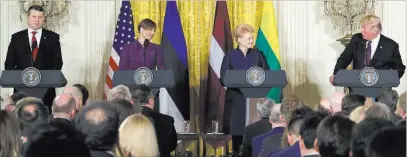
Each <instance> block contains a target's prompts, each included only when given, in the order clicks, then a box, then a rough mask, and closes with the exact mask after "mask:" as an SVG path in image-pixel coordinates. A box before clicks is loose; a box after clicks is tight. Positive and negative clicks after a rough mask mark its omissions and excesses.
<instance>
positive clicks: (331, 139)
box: [315, 115, 355, 157]
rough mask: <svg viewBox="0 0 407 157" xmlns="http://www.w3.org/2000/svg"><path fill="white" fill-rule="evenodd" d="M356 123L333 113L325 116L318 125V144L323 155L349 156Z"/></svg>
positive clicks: (329, 156)
mask: <svg viewBox="0 0 407 157" xmlns="http://www.w3.org/2000/svg"><path fill="white" fill-rule="evenodd" d="M354 124H355V123H354V122H352V121H351V120H350V119H348V118H346V117H344V116H340V115H333V116H331V115H330V116H327V117H325V118H324V119H323V120H322V121H321V122H320V123H319V125H318V127H317V133H316V135H317V136H316V139H317V140H316V146H317V148H315V149H317V150H318V152H319V154H320V156H321V157H332V156H335V157H349V151H350V142H351V132H352V127H353V125H354Z"/></svg>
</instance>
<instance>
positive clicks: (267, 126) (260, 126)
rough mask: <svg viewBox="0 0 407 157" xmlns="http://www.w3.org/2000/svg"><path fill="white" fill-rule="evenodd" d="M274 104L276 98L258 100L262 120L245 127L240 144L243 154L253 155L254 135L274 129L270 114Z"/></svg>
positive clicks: (259, 114) (258, 112)
mask: <svg viewBox="0 0 407 157" xmlns="http://www.w3.org/2000/svg"><path fill="white" fill-rule="evenodd" d="M274 104H275V102H274V100H272V99H268V98H264V99H260V100H259V101H258V102H257V104H256V109H257V115H258V116H259V117H260V120H259V121H257V122H255V123H253V124H250V125H248V126H246V127H245V128H244V136H243V144H242V145H241V146H240V153H241V156H251V154H252V153H251V149H252V139H253V137H256V136H258V135H261V134H264V133H266V132H269V131H270V130H271V129H272V127H271V123H270V121H269V115H270V112H271V108H272V107H273V105H274Z"/></svg>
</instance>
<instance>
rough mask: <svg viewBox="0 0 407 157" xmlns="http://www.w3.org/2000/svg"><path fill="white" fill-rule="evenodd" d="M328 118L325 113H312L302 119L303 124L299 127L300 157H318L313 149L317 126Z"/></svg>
mask: <svg viewBox="0 0 407 157" xmlns="http://www.w3.org/2000/svg"><path fill="white" fill-rule="evenodd" d="M326 116H328V114H327V113H325V112H320V111H317V112H313V113H312V114H310V115H307V116H305V117H304V122H303V123H302V125H301V127H300V150H301V156H302V157H319V153H318V151H317V150H316V149H315V147H314V142H315V138H316V136H317V134H316V132H317V127H318V124H319V123H320V122H321V121H322V119H324V118H325V117H326Z"/></svg>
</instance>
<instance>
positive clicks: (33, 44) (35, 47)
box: [31, 31, 38, 61]
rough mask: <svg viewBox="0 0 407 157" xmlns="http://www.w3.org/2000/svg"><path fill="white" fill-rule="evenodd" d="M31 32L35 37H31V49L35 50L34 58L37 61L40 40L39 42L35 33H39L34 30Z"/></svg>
mask: <svg viewBox="0 0 407 157" xmlns="http://www.w3.org/2000/svg"><path fill="white" fill-rule="evenodd" d="M31 33H32V34H33V37H32V38H31V49H32V52H33V60H34V61H35V59H36V57H37V52H38V42H37V38H36V37H35V34H37V32H36V31H32V32H31Z"/></svg>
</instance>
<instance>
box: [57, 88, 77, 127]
mask: <svg viewBox="0 0 407 157" xmlns="http://www.w3.org/2000/svg"><path fill="white" fill-rule="evenodd" d="M75 115H76V102H75V98H74V97H73V96H72V95H71V94H69V93H63V94H61V95H59V96H57V97H55V100H54V104H53V105H52V116H53V118H52V120H51V122H55V123H56V124H57V125H56V126H58V127H59V126H61V127H60V129H61V128H62V127H63V126H62V125H64V126H67V127H69V128H72V129H74V128H75V127H74V126H73V124H72V123H71V121H72V120H73V119H74V118H75Z"/></svg>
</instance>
